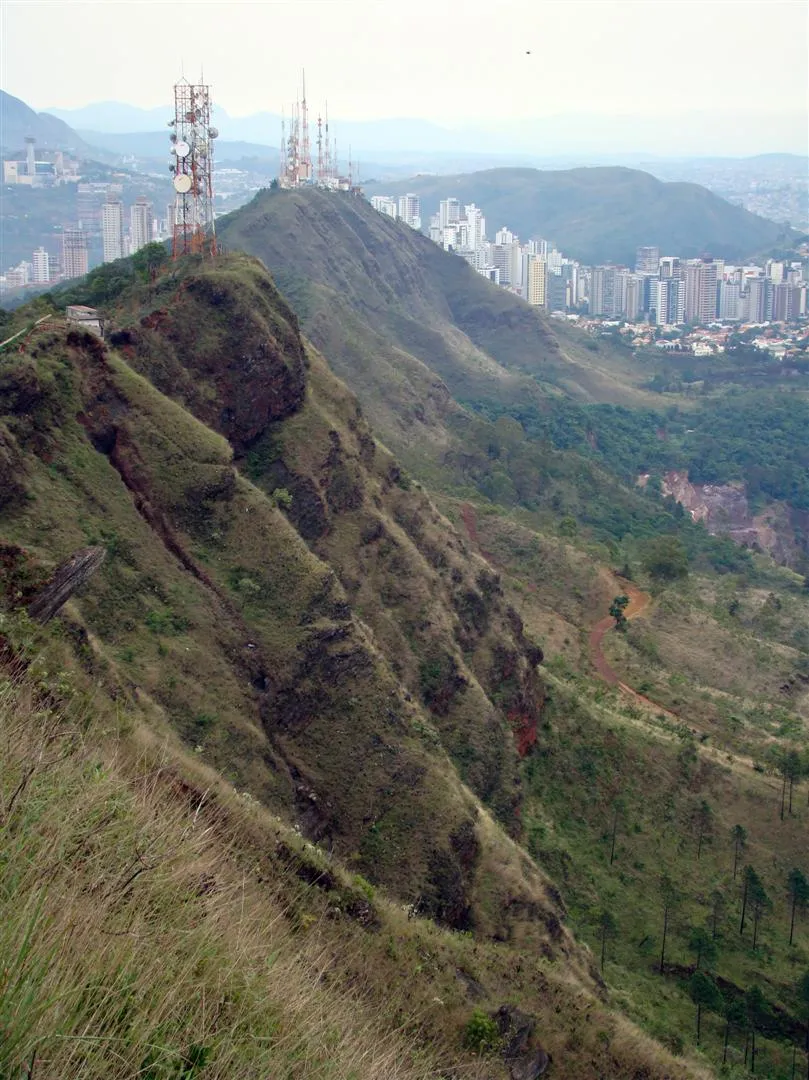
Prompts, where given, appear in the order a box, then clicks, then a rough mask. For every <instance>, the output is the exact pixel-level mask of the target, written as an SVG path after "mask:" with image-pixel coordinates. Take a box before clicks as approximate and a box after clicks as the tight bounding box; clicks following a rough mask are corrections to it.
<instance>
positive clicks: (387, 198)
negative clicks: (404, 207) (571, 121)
mask: <svg viewBox="0 0 809 1080" xmlns="http://www.w3.org/2000/svg"><path fill="white" fill-rule="evenodd" d="M371 206H373V208H374V210H378V211H379V213H380V214H387V216H388V217H392V218H396V217H398V216H399V211H398V207H397V204H396V199H394V197H393V196H392V195H372V196H371Z"/></svg>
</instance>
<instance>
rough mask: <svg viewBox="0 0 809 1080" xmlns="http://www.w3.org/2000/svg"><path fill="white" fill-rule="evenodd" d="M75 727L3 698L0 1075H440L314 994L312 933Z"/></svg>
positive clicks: (198, 828) (15, 692) (2, 688)
mask: <svg viewBox="0 0 809 1080" xmlns="http://www.w3.org/2000/svg"><path fill="white" fill-rule="evenodd" d="M84 721H85V718H84V717H83V716H81V715H80V714H78V713H77V712H76V710H71V709H68V710H64V709H54V708H49V707H47V706H45V707H43V706H42V705H41V703H39V702H38V701H37V699H36V697H35V695H34V692H33V691H32V688H31V686H30V684H29V683H28V682H25V683H23V684H21V683H20V682H12V681H10V680H5V681H3V683H2V684H0V771H1V774H2V788H1V791H2V801H1V802H0V828H2V833H3V838H4V839H3V859H2V862H0V1033H1V1034H2V1037H1V1038H0V1075H2V1076H3V1077H8V1078H11V1077H18V1076H19V1077H23V1076H25V1077H28V1076H35V1077H37V1078H50V1077H53V1078H56V1077H58V1078H59V1080H67V1078H71V1077H82V1078H91V1077H104V1078H111V1077H134V1076H144V1077H152V1078H155V1080H156V1078H163V1077H178V1078H179V1077H185V1078H190V1077H194V1076H197V1075H202V1073H203V1070H204V1075H205V1076H206V1077H214V1076H222V1077H224V1076H227V1077H228V1078H229V1080H234V1078H241V1077H259V1076H261V1077H268V1076H272V1077H274V1078H275V1077H277V1078H282V1077H284V1078H289V1080H293V1078H295V1080H297V1078H301V1080H303V1078H315V1077H317V1078H324V1080H325V1078H332V1077H334V1078H337V1077H356V1078H357V1080H365V1078H367V1080H382V1078H385V1080H390V1078H400V1080H416V1078H426V1077H428V1076H433V1075H435V1072H434V1071H433V1069H432V1068H431V1067H430V1065H429V1064H428V1063H422V1064H417V1063H416V1062H415V1060H414V1056H415V1055H416V1051H415V1050H414V1047H413V1046H412V1045H411V1044H410V1043H409V1042H407V1041H406V1040H405V1039H403V1038H400V1037H399V1036H398V1035H396V1034H395V1033H394V1034H390V1033H386V1032H385V1031H384V1030H383V1028H382V1025H381V1024H380V1022H379V1020H378V1018H376V1017H374V1016H373V1015H371V1014H370V1013H369V1011H368V1008H367V1005H364V1004H363V1003H362V1002H360V1001H359V999H358V998H356V997H355V996H353V995H351V994H350V993H347V992H346V989H345V987H342V988H341V989H340V990H339V991H338V990H337V989H336V988H332V987H331V986H327V985H325V980H324V971H325V969H326V968H327V967H328V966H329V964H328V960H327V956H328V951H327V950H326V949H325V947H324V945H323V942H322V940H321V935H320V933H319V931H318V927H317V926H316V925H313V926H310V925H309V923H310V922H314V917H311V916H310V917H309V918H307V917H306V915H305V914H304V915H300V916H298V917H297V918H295V919H291V918H290V913H289V911H285V910H284V908H283V906H282V903H281V900H280V897H279V895H278V894H277V889H276V888H273V887H272V885H270V886H269V887H268V885H267V884H266V883H264V884H261V883H260V882H259V880H258V879H257V878H256V877H255V876H254V875H251V874H246V873H245V872H244V870H243V869H242V868H240V866H239V865H238V861H237V859H236V858H235V853H234V851H233V850H232V846H231V840H230V839H229V837H228V835H227V833H226V830H225V827H224V826H223V825H222V824H221V823H217V821H216V819H215V816H212V815H211V814H209V813H207V812H206V810H205V807H204V805H200V804H199V802H198V801H197V802H196V804H195V803H194V802H189V801H187V800H185V799H178V798H177V796H176V794H175V795H174V796H172V795H171V793H170V789H169V788H168V787H167V784H166V782H165V777H164V776H162V775H161V769H160V767H159V765H156V763H155V762H154V761H153V760H147V759H145V758H141V760H140V761H137V762H133V763H130V765H126V764H125V763H124V760H123V758H124V757H125V754H122V753H121V752H120V750H119V752H118V753H116V754H113V753H110V752H107V753H104V754H100V753H99V752H98V750H97V749H95V750H91V749H90V741H91V739H92V733H91V734H90V735H88V732H87V730H86V728H85V722H84ZM95 734H97V733H95Z"/></svg>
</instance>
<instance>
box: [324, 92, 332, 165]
mask: <svg viewBox="0 0 809 1080" xmlns="http://www.w3.org/2000/svg"><path fill="white" fill-rule="evenodd" d="M325 127H326V131H325V143H326V149H325V155H324V156H325V158H326V179H327V180H331V179H332V178H333V177H334V165H333V163H332V160H331V143H330V141H329V103H328V101H327V102H326V125H325Z"/></svg>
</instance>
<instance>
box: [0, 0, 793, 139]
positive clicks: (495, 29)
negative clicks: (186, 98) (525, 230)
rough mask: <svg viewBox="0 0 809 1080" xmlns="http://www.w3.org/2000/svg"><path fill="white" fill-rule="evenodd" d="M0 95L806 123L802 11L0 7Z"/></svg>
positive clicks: (202, 1)
mask: <svg viewBox="0 0 809 1080" xmlns="http://www.w3.org/2000/svg"><path fill="white" fill-rule="evenodd" d="M0 41H1V44H0V50H2V52H1V55H0V64H1V65H2V66H1V68H0V82H1V83H2V86H3V89H5V90H7V91H8V92H9V93H11V94H14V95H16V96H17V97H20V98H22V99H23V100H24V101H25V102H26V103H28V104H29V105H31V106H32V107H33V108H36V109H40V110H41V109H44V108H47V107H48V106H57V107H62V108H73V107H77V106H81V105H86V104H88V103H90V102H93V101H103V100H108V101H109V100H118V101H124V102H128V103H130V104H133V105H139V106H143V107H154V106H161V105H165V104H166V103H167V102H169V101H170V99H171V87H172V84H173V83H174V82H175V81H176V79H177V77H178V76H179V74H180V72H181V68H182V67H183V66H184V68H185V72H186V74H187V75H189V77H193V78H196V77H197V75H198V73H199V70H200V67H201V66H202V67H204V74H205V81H206V82H209V83H210V84H211V85H212V89H213V96H214V100H215V102H216V103H218V104H219V105H221V106H222V107H224V108H225V109H226V110H227V111H228V112H229V113H230V114H231V115H234V116H241V115H247V114H250V113H254V112H259V111H262V110H269V111H271V112H280V111H281V109H282V107H283V106H284V105H285V104H287V103H288V102H289V101H290V100H291V99H292V98H293V95H294V86H295V84H296V81H297V80H298V77H299V72H300V69H301V67H302V66H305V67H306V71H307V79H308V83H309V87H310V94H309V97H310V99H317V100H318V101H322V100H323V99H324V98H326V97H327V98H328V101H329V108H330V112H331V114H332V116H334V117H342V118H345V119H358V120H359V119H379V118H384V117H418V118H428V119H432V120H434V121H435V122H436V123H439V124H447V123H450V124H464V123H470V122H478V123H485V124H489V123H491V122H492V121H494V120H496V119H498V118H500V117H506V118H508V119H511V120H515V119H519V118H528V117H541V116H547V115H554V114H560V113H582V112H586V113H600V114H615V113H623V114H642V115H646V116H652V115H655V114H656V115H660V116H672V115H676V114H686V113H690V112H694V111H698V112H701V113H704V112H706V111H707V112H712V113H718V114H731V113H732V114H736V115H737V116H738V115H739V114H744V113H745V112H751V113H756V114H776V113H778V114H793V115H798V114H800V113H802V112H803V113H805V112H806V109H807V93H808V91H807V87H808V86H809V4H807V2H806V0H454V2H451V0H254V2H251V3H245V2H239V0H229V2H227V3H224V2H221V0H217V2H206V0H174V2H169V3H165V2H154V0H96V2H88V0H75V2H74V0H47V2H45V0H0ZM527 50H530V55H527V54H526V52H527Z"/></svg>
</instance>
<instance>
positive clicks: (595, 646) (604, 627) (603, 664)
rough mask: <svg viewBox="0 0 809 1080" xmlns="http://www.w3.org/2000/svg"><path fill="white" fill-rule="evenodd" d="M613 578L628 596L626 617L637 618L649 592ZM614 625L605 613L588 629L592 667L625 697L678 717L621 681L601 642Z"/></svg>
mask: <svg viewBox="0 0 809 1080" xmlns="http://www.w3.org/2000/svg"><path fill="white" fill-rule="evenodd" d="M614 580H615V583H616V587H617V589H618V590H619V592H622V593H623V594H624V596H628V597H629V604H628V605H627V607H626V609H625V611H624V614H625V616H626V618H627V619H634V618H637V616H638V615H642V614H643V613H644V611H646V610H647V608H648V607H649V605H650V604H651V602H652V598H651V597H650V596H649V594H648V593H645V592H643V591H642V590H641V589H639V588H638V587H637V586H636V585H633V584H632V582H631V581H626V580H625V579H624V578H619V577H616V578H615V579H614ZM614 626H615V619H613V617H612V616H611V615H605V616H604V618H603V619H600V620H599V621H598V622H597V623H596V624H595V626H594V627H593V628H592V630H591V631H590V659H591V661H592V664H593V667H594V668H595V669H596V671H597V672H598V674H599V675H600V676H601V678H602V679H603V680H604V682H606V683H609V684H610V686H617V687H618V689H619V690H621V692H622V693H624V694H626V695H627V697H630V698H632V700H633V701H637V702H638V703H639V704H641V705H644V706H645V707H646V708H648V709H653V710H654V711H655V712H657V713H663V714H665V715H666V716H671V717H673V718H674V719H675V720H676V719H679V717H678V716H677V713H674V712H672V711H671V709H667V708H665V707H664V706H663V705H660V704H658V702H656V701H652V699H651V698H647V697H645V696H644V695H643V694H639V693H638V692H637V690H633V689H632V687H631V686H629V685H628V684H627V683H625V682H622V681H621V679H620V678H619V676H618V674H617V672H616V671H615V669H614V668H613V667H611V666H610V664H609V663H608V662H607V659H606V657H605V656H604V652H603V650H602V647H601V643H602V641H603V640H604V635H605V634H606V633H607V631H608V630H612V629H613V628H614Z"/></svg>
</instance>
